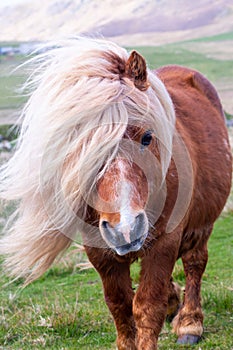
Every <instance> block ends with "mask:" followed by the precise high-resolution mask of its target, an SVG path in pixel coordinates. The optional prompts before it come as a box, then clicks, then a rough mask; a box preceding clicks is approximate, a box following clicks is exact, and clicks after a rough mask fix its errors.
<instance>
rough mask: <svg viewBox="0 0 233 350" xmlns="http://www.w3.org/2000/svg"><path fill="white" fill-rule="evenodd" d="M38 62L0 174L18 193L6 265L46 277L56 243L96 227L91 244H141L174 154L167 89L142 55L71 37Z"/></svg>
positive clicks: (4, 192)
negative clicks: (10, 154) (153, 200)
mask: <svg viewBox="0 0 233 350" xmlns="http://www.w3.org/2000/svg"><path fill="white" fill-rule="evenodd" d="M34 61H35V62H36V63H38V62H39V66H37V68H36V69H35V70H34V73H33V74H32V75H31V79H30V80H29V86H30V87H32V88H33V92H32V94H31V96H30V98H29V101H28V103H27V105H26V107H25V109H24V111H23V123H22V130H21V135H20V138H19V142H18V147H17V150H16V152H15V155H14V156H13V158H12V159H11V160H10V162H9V163H8V164H7V165H5V166H4V167H3V169H2V174H1V178H2V182H1V188H0V191H1V196H2V197H3V198H6V199H8V200H9V199H13V200H15V199H18V200H20V207H19V211H18V218H17V220H16V221H15V222H14V224H13V227H12V228H11V236H8V238H7V237H6V238H3V240H5V241H4V242H5V243H4V244H5V249H6V247H8V248H7V253H8V254H9V258H8V262H9V265H14V266H17V268H16V270H17V271H15V272H16V273H17V274H18V272H19V271H25V270H27V269H28V268H32V267H33V266H34V269H35V274H41V273H42V272H43V271H44V269H45V267H46V268H47V267H48V265H49V264H50V263H51V262H52V261H53V259H54V257H55V255H57V254H58V251H57V249H56V248H55V247H54V246H55V244H54V241H55V240H57V242H58V241H60V242H61V241H62V240H63V241H64V243H62V244H60V245H58V246H59V248H58V250H59V251H61V250H62V249H64V248H66V247H67V245H68V242H69V241H70V240H71V239H73V238H74V237H75V234H76V233H77V231H80V230H83V231H85V232H84V236H85V234H88V230H89V229H90V231H91V227H97V226H98V225H99V230H100V234H99V233H98V234H99V236H101V237H102V238H101V239H100V240H99V242H97V241H96V236H95V239H93V241H92V242H91V241H90V239H89V240H88V242H89V243H88V244H93V245H94V246H100V245H101V244H102V245H103V241H104V242H105V244H106V245H107V246H109V247H111V248H113V249H114V250H115V251H116V252H117V253H118V254H120V255H122V254H126V253H128V252H130V251H134V250H138V249H140V248H141V246H142V244H143V242H144V240H145V237H146V235H147V233H148V228H149V221H150V217H149V215H148V212H149V210H147V209H148V207H149V206H150V205H149V204H150V198H151V195H152V194H154V193H155V191H156V190H155V189H154V187H156V189H159V188H161V186H162V184H163V182H164V179H165V176H166V172H167V170H168V167H169V164H170V160H171V154H172V140H173V132H174V124H175V113H174V109H173V105H172V102H171V99H170V97H169V95H168V92H167V90H166V89H165V87H164V85H163V83H162V82H161V81H160V80H159V79H158V78H157V77H156V75H154V74H153V73H152V72H151V71H150V70H149V69H148V68H147V67H146V63H145V60H144V58H143V57H141V56H140V55H139V54H138V53H137V52H135V51H134V52H132V53H131V55H129V54H128V53H127V51H126V50H125V49H123V48H121V47H119V46H117V45H115V44H113V43H111V42H107V41H104V40H94V39H85V38H80V39H73V40H69V41H67V42H65V43H62V45H57V46H56V47H53V49H51V50H49V51H48V52H46V53H45V54H42V55H40V56H39V57H36V58H35V59H33V60H32V62H34ZM155 168H156V169H155ZM152 170H153V172H152ZM154 170H155V171H156V172H154ZM152 173H153V174H152ZM89 208H91V212H92V213H93V212H94V213H95V215H93V216H92V217H89V216H90V214H89V213H90V210H89ZM149 209H150V208H149ZM96 220H99V224H97V222H96ZM80 221H82V224H81V225H80ZM86 222H88V224H85V223H86ZM82 225H83V226H82ZM81 226H82V227H81ZM16 237H17V239H16ZM53 237H54V238H53ZM89 237H91V236H90V235H89ZM7 239H8V240H11V241H12V240H14V242H15V243H14V245H12V244H11V247H10V244H7V243H6V242H7ZM17 240H18V245H17ZM100 242H102V243H100ZM43 245H44V246H43ZM45 246H46V249H45V254H43V249H44V247H45ZM54 252H55V253H54ZM38 261H39V262H40V263H38Z"/></svg>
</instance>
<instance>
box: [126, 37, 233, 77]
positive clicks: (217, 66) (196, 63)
mask: <svg viewBox="0 0 233 350" xmlns="http://www.w3.org/2000/svg"><path fill="white" fill-rule="evenodd" d="M129 49H132V48H129ZM134 49H136V50H138V52H140V53H141V54H142V55H144V56H145V57H146V59H147V62H148V65H149V67H150V68H151V69H154V68H158V67H161V66H165V65H169V64H178V65H183V66H188V67H189V68H193V69H196V70H199V71H200V72H202V73H203V74H204V75H206V77H207V78H208V79H210V80H211V81H213V82H215V81H217V80H218V79H224V78H229V76H233V61H232V60H227V61H224V60H222V61H221V60H217V59H213V58H209V57H206V56H205V55H204V54H202V53H200V52H199V53H196V52H191V51H189V50H188V49H186V48H185V46H184V45H183V46H181V45H180V44H169V45H164V46H158V47H157V46H155V47H134Z"/></svg>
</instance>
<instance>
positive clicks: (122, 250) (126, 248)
mask: <svg viewBox="0 0 233 350" xmlns="http://www.w3.org/2000/svg"><path fill="white" fill-rule="evenodd" d="M145 239H146V235H145V236H144V237H140V238H138V239H136V240H135V241H133V242H131V243H127V244H124V245H121V246H119V247H114V250H115V252H116V253H117V254H118V255H120V256H122V255H126V254H128V253H131V252H137V251H138V250H140V249H141V248H142V246H143V244H144V241H145Z"/></svg>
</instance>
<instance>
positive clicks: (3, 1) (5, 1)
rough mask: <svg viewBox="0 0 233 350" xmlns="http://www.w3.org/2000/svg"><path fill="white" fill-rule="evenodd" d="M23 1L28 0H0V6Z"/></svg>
mask: <svg viewBox="0 0 233 350" xmlns="http://www.w3.org/2000/svg"><path fill="white" fill-rule="evenodd" d="M25 1H29V0H0V7H4V6H9V5H15V4H20V3H22V2H25Z"/></svg>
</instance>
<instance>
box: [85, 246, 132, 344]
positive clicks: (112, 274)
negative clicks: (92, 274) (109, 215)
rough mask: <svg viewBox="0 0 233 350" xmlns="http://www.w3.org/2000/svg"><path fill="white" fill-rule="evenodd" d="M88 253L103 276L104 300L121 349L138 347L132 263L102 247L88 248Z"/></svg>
mask: <svg viewBox="0 0 233 350" xmlns="http://www.w3.org/2000/svg"><path fill="white" fill-rule="evenodd" d="M86 252H87V255H88V258H89V260H90V261H91V263H92V264H93V265H94V267H95V268H96V270H97V271H98V273H99V274H100V277H101V279H102V283H103V288H104V295H105V301H106V304H107V306H108V308H109V310H110V312H111V314H112V316H113V318H114V322H115V326H116V329H117V347H118V350H136V346H135V324H134V319H133V312H132V300H133V297H134V292H133V289H132V283H131V278H130V262H129V261H126V262H119V261H117V260H116V258H115V256H114V255H113V254H111V253H106V251H105V250H103V249H98V248H89V247H86Z"/></svg>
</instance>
